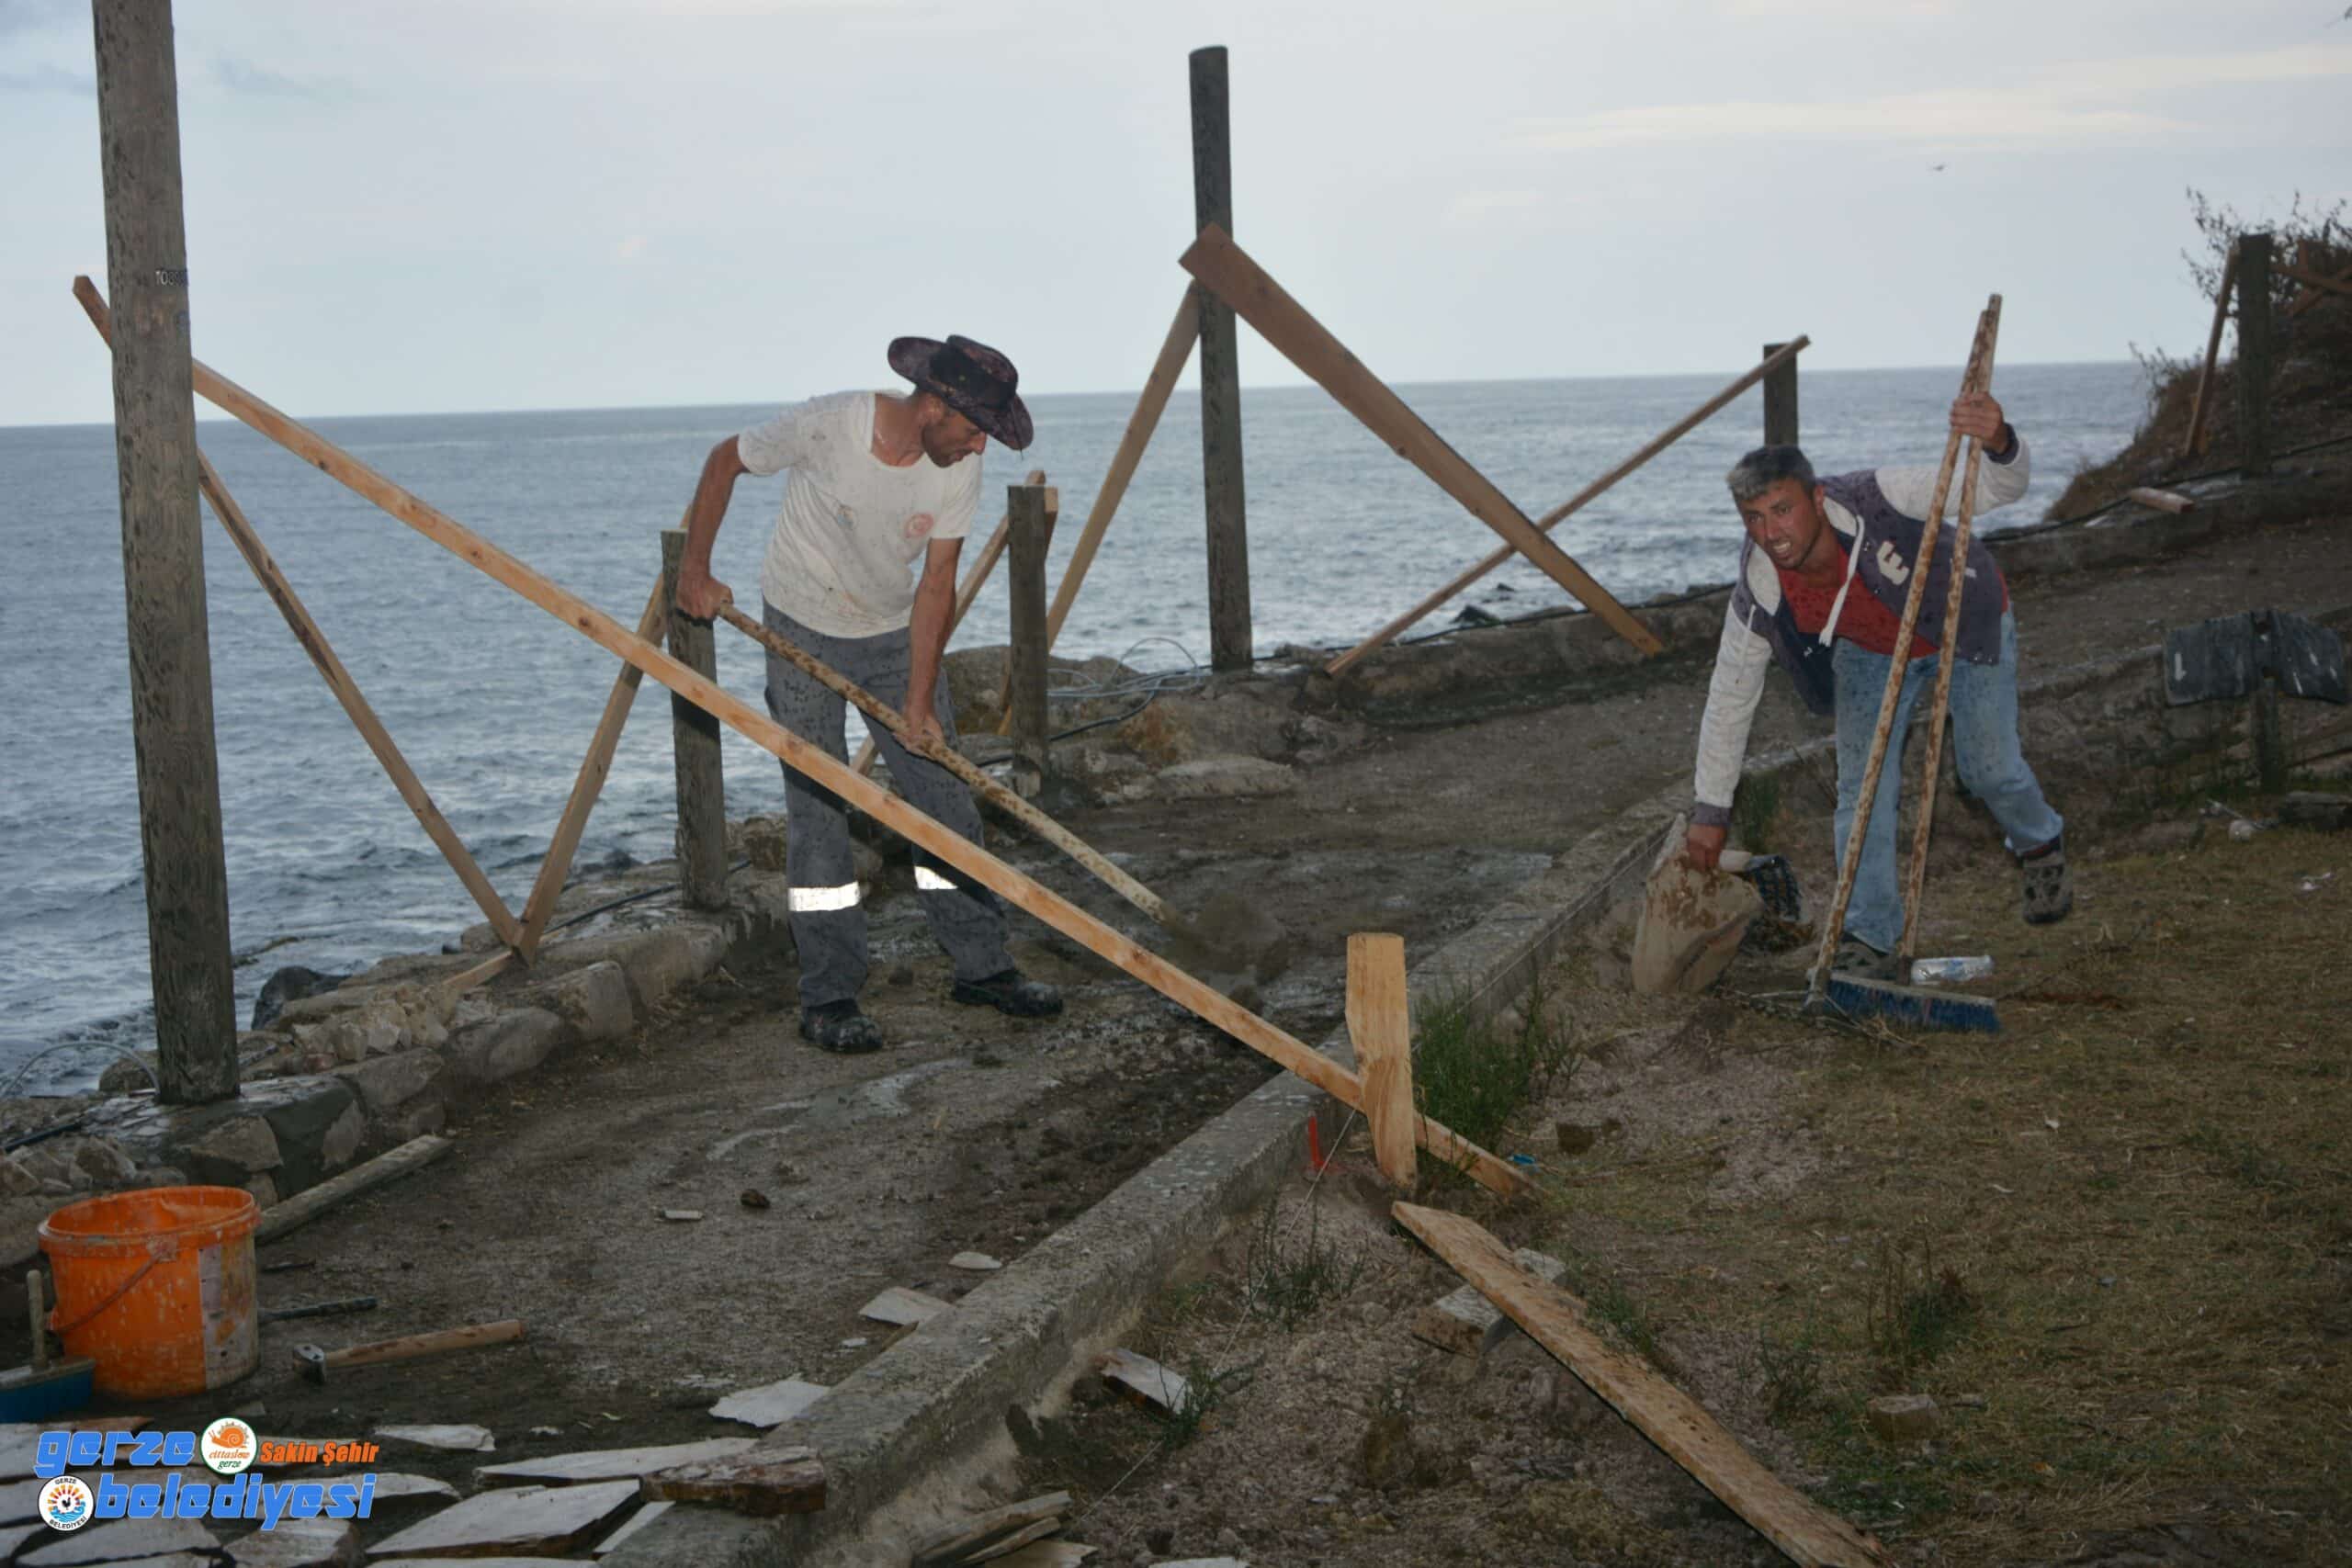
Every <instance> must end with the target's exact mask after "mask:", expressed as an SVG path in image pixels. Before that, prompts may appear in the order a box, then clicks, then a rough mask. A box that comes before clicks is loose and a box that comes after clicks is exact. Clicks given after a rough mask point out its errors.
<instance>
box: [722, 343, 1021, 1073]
mask: <svg viewBox="0 0 2352 1568" xmlns="http://www.w3.org/2000/svg"><path fill="white" fill-rule="evenodd" d="M890 367H891V368H892V369H893V370H896V371H897V372H898V373H899V375H901V376H903V377H905V378H907V379H908V380H910V381H911V382H913V383H914V389H913V390H912V391H910V392H908V393H906V394H904V395H900V396H894V395H892V394H889V393H887V392H838V393H835V394H833V395H831V396H830V397H822V398H812V399H810V400H809V401H808V402H805V403H799V404H796V405H795V406H793V407H791V408H787V409H786V410H785V411H784V412H781V413H779V414H777V415H776V416H775V418H774V419H772V420H769V421H768V422H766V423H763V424H760V425H755V426H753V427H752V429H750V430H746V431H744V432H743V433H742V434H740V435H730V436H729V437H728V438H727V439H726V440H724V441H722V442H720V443H719V444H718V446H714V447H712V448H711V452H710V457H709V458H708V459H707V461H706V462H705V463H704V464H703V469H702V481H701V483H700V484H698V485H697V486H696V487H695V497H694V501H693V502H691V503H690V504H689V505H688V507H687V509H686V554H685V559H684V562H683V563H682V564H681V565H680V567H679V570H678V607H679V608H680V609H682V610H684V612H685V613H686V614H687V615H694V616H697V617H703V618H707V617H709V616H711V615H716V614H718V610H719V608H720V607H721V606H722V605H725V604H731V603H733V602H734V597H735V596H734V593H733V592H732V591H730V590H729V588H728V586H727V585H726V584H725V583H723V582H721V581H718V579H716V578H714V577H712V576H711V575H710V547H711V542H712V540H713V539H715V538H716V537H717V536H718V525H719V523H720V522H721V520H723V519H724V518H725V516H726V515H727V502H728V499H729V496H731V495H732V494H733V493H734V489H735V481H736V479H738V478H740V477H741V476H742V475H744V474H758V475H767V474H773V473H775V472H776V471H777V470H778V469H781V468H789V469H791V470H792V477H791V478H790V479H788V480H787V481H786V485H785V491H784V510H783V513H782V514H781V515H780V516H779V517H778V518H777V519H776V525H775V533H774V534H773V535H772V536H770V537H769V539H768V547H767V556H766V558H765V560H764V562H763V565H762V567H761V570H760V589H761V592H762V593H763V596H764V597H765V598H766V601H767V606H766V615H765V619H766V622H767V625H768V626H769V627H770V628H771V629H773V630H774V631H775V632H776V633H777V634H778V635H780V636H781V637H784V638H785V639H786V641H788V642H790V643H793V644H794V645H796V646H797V647H799V648H800V649H804V650H806V651H807V652H809V653H810V654H813V655H814V656H815V657H816V658H818V659H819V660H822V661H823V662H824V663H826V664H829V665H831V666H832V667H833V668H834V669H835V670H838V671H841V672H842V674H843V675H846V676H848V677H849V678H850V679H851V680H852V681H854V682H856V683H857V684H858V685H860V686H863V687H865V689H866V690H867V691H869V692H871V693H873V694H875V695H876V696H877V697H879V698H881V699H882V701H884V702H885V703H888V704H889V705H891V706H892V707H895V708H897V709H898V710H899V712H900V713H902V714H904V715H906V716H907V719H908V722H909V724H910V727H912V728H916V729H918V730H919V731H920V732H921V733H922V736H923V738H925V739H931V740H933V741H938V742H942V743H944V744H947V745H953V744H955V739H956V719H955V713H954V709H953V707H952V705H950V704H949V702H948V699H947V685H946V682H944V681H942V680H940V678H939V663H940V658H941V655H942V654H943V653H944V650H945V649H946V645H947V622H948V617H949V615H950V614H951V612H952V610H953V607H954V605H955V602H956V557H957V555H958V554H959V553H960V552H961V551H962V549H963V543H964V536H965V534H966V533H967V532H968V531H969V530H970V528H971V525H972V514H973V513H974V511H975V510H976V509H977V507H978V501H979V493H980V461H979V458H980V452H981V450H982V449H983V448H984V447H986V446H988V443H989V436H991V435H993V436H995V437H996V438H997V439H998V440H1000V441H1001V442H1003V443H1005V445H1007V446H1013V447H1016V448H1017V447H1025V446H1028V445H1029V440H1030V434H1031V430H1032V426H1031V423H1030V419H1029V411H1028V409H1027V408H1026V407H1024V406H1023V404H1022V401H1021V399H1020V396H1019V393H1018V390H1017V389H1018V387H1019V384H1020V376H1019V374H1018V373H1017V372H1016V371H1015V370H1014V369H1013V367H1012V361H1011V360H1009V359H1007V358H1006V357H1005V356H1004V355H1001V354H999V353H998V352H997V351H996V350H994V349H992V348H989V347H988V346H987V345H986V344H978V343H974V342H972V341H971V340H970V339H969V338H962V337H952V336H951V337H950V338H948V340H947V341H946V342H945V343H937V342H934V341H933V340H932V339H930V338H910V337H909V338H899V340H898V341H897V342H895V343H893V344H891V345H890ZM917 556H921V557H922V581H921V582H920V583H918V582H917V581H915V579H914V577H913V575H912V573H911V572H910V570H909V568H910V566H912V564H913V562H914V559H915V558H916V557H917ZM767 699H768V711H769V712H770V713H772V714H774V715H775V719H776V722H777V723H779V724H781V725H783V726H784V727H785V728H787V729H790V730H791V731H792V732H793V733H794V734H796V735H797V736H799V737H800V738H801V739H804V740H807V741H809V742H811V743H812V744H815V745H818V746H821V747H823V748H824V749H825V751H826V753H827V754H828V755H830V756H831V758H832V759H833V760H834V761H837V762H845V761H847V760H848V749H847V747H846V746H845V745H844V744H843V736H842V721H843V716H844V707H843V704H842V699H841V698H840V697H838V696H836V695H834V694H833V693H831V691H829V690H827V689H826V688H825V687H823V686H821V685H820V684H818V683H817V682H815V681H813V680H811V679H809V677H808V676H807V675H806V674H804V673H802V672H801V671H799V670H797V669H796V668H795V667H794V666H792V665H791V664H789V663H787V662H786V661H785V660H781V659H778V658H776V657H775V655H774V654H770V655H769V656H768V687H767ZM874 739H875V741H876V744H877V745H878V746H879V747H880V748H881V750H882V755H883V757H884V759H885V760H886V761H888V763H889V765H890V776H891V778H892V779H893V780H895V781H896V782H897V783H898V785H899V791H900V793H901V794H903V795H905V796H906V798H907V801H908V803H909V804H910V805H911V806H913V807H915V808H916V809H917V810H919V811H921V812H922V813H924V814H925V815H926V816H929V817H931V818H935V819H936V820H938V821H939V822H941V823H944V825H946V826H947V827H949V828H951V829H954V830H955V831H956V832H958V833H961V834H963V835H964V836H965V837H966V838H967V839H969V840H972V841H973V842H975V843H978V842H979V840H980V814H979V808H978V807H976V806H974V805H973V804H972V797H971V794H970V792H969V791H967V789H966V788H965V787H964V785H963V784H962V782H961V781H959V780H958V779H956V776H955V775H954V774H952V773H948V772H947V771H946V770H945V769H944V768H942V767H940V766H939V765H938V764H937V763H935V762H933V761H927V760H925V759H923V758H922V757H920V756H916V755H914V754H912V753H910V751H908V750H907V749H906V748H905V747H904V746H903V745H901V744H900V743H899V739H898V737H896V736H894V735H891V734H888V732H886V731H883V730H882V729H881V728H879V727H878V726H877V727H876V730H875V736H874ZM784 782H785V809H786V814H787V818H788V820H787V825H786V840H785V880H786V883H787V884H788V885H789V887H790V897H791V906H792V936H793V941H794V942H795V944H796V945H797V947H798V948H799V950H800V1033H801V1037H802V1038H803V1039H805V1040H808V1041H809V1042H810V1043H813V1044H816V1045H818V1046H820V1047H822V1048H823V1049H825V1050H828V1051H841V1052H857V1051H873V1050H876V1049H879V1048H880V1046H881V1044H882V1032H881V1030H880V1029H878V1028H877V1027H876V1025H875V1023H874V1021H873V1020H871V1019H869V1018H867V1017H866V1016H865V1014H864V1013H863V1012H861V1011H859V1010H858V1005H857V998H858V993H859V992H860V991H861V990H863V989H864V988H865V971H866V954H865V908H863V907H862V906H861V904H860V903H859V899H858V886H857V874H856V872H855V870H854V868H853V866H852V863H851V860H850V840H849V822H848V818H846V817H845V816H844V814H843V808H842V800H841V797H840V796H839V795H834V794H833V793H832V792H831V790H828V789H826V788H824V787H823V786H822V785H820V784H816V783H815V782H814V781H812V780H810V779H809V778H808V777H807V776H806V775H804V774H801V773H795V772H794V771H793V770H792V769H791V768H789V767H787V768H786V769H785V770H784ZM915 886H916V888H917V889H918V890H919V891H920V892H921V893H922V899H923V908H924V912H925V914H926V915H927V916H928V917H929V918H930V921H931V930H932V934H933V936H934V937H935V938H937V939H938V942H939V945H940V946H941V947H942V948H944V949H945V950H946V953H947V955H948V957H949V958H950V959H952V960H953V961H954V963H955V966H956V984H955V988H954V990H953V992H952V993H951V994H952V995H953V996H954V998H955V999H956V1000H957V1001H959V1002H970V1003H974V1004H981V1005H986V1006H989V1007H993V1008H996V1009H998V1010H1000V1011H1002V1012H1007V1013H1011V1014H1012V1015H1013V1016H1014V1017H1016V1018H1039V1017H1044V1016H1046V1015H1047V1014H1050V1013H1057V1012H1059V1011H1060V1010H1061V1006H1062V1000H1061V995H1060V993H1059V992H1057V991H1056V990H1055V989H1054V987H1051V986H1048V985H1046V984H1045V983H1044V982H1042V981H1038V980H1032V979H1029V978H1027V977H1026V976H1023V975H1022V973H1021V972H1020V971H1019V970H1018V969H1016V968H1014V967H1013V964H1012V956H1011V954H1010V953H1008V952H1007V950H1006V947H1005V935H1004V911H1003V909H1002V908H1001V906H1000V905H999V904H998V903H997V900H996V898H995V897H994V896H993V895H991V894H990V893H989V890H988V889H987V888H985V887H982V886H979V885H978V883H976V882H973V881H972V880H971V879H970V878H968V877H967V876H965V875H964V874H962V873H960V872H957V871H956V870H955V869H954V868H952V867H950V866H948V865H946V864H944V863H941V862H938V861H935V860H933V859H932V858H931V857H930V856H928V855H926V854H925V853H923V852H922V851H920V850H918V851H917V852H916V854H915Z"/></svg>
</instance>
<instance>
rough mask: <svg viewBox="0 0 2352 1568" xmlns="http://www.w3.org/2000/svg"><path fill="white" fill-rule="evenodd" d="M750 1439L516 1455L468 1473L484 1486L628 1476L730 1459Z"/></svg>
mask: <svg viewBox="0 0 2352 1568" xmlns="http://www.w3.org/2000/svg"><path fill="white" fill-rule="evenodd" d="M758 1440H759V1439H757V1438H707V1439H706V1440H704V1441H702V1442H699V1443H667V1444H663V1445H662V1446H661V1447H658V1448H642V1449H592V1450H586V1451H584V1452H581V1453H572V1454H550V1455H549V1456H548V1457H547V1458H545V1459H518V1460H514V1461H509V1462H507V1463H504V1464H486V1465H483V1466H482V1467H481V1468H480V1469H478V1470H476V1471H475V1472H474V1479H475V1480H477V1481H479V1482H481V1483H482V1484H483V1485H484V1486H513V1485H516V1484H518V1483H532V1484H537V1485H544V1486H573V1485H577V1484H579V1483H581V1482H583V1481H622V1480H634V1479H636V1478H637V1477H639V1476H641V1475H650V1474H652V1473H653V1472H655V1471H657V1470H670V1469H673V1468H674V1467H676V1466H678V1465H682V1464H697V1463H700V1462H701V1461H704V1460H713V1459H732V1458H733V1457H734V1456H735V1455H737V1454H740V1453H741V1452H742V1451H743V1450H746V1449H748V1448H750V1447H752V1444H753V1443H755V1442H757V1441H758Z"/></svg>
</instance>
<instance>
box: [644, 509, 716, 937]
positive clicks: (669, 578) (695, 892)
mask: <svg viewBox="0 0 2352 1568" xmlns="http://www.w3.org/2000/svg"><path fill="white" fill-rule="evenodd" d="M685 560H686V531H685V530H684V528H664V529H662V587H661V590H660V592H661V594H662V608H663V610H664V611H665V612H668V613H667V614H665V615H664V618H665V619H666V620H667V621H668V623H669V647H670V651H671V652H672V653H673V654H675V655H676V656H677V658H678V660H680V662H682V663H684V664H685V665H687V666H689V667H690V668H692V669H694V670H696V671H700V672H701V673H702V674H704V675H706V676H708V677H709V678H710V679H711V680H714V681H716V680H718V644H717V643H716V642H715V641H714V640H713V639H712V637H711V635H710V623H709V622H708V621H698V620H696V619H695V617H693V616H692V615H677V614H675V613H674V611H675V608H676V605H677V603H678V573H679V571H680V570H682V569H683V568H684V565H685ZM645 635H646V637H648V638H649V639H650V638H651V637H654V636H655V635H656V633H655V632H652V631H648V632H647V633H646V634H645ZM629 673H630V674H632V675H634V674H635V673H636V671H635V670H634V669H632V670H630V671H629ZM670 771H671V776H672V777H673V779H674V780H675V781H676V784H677V800H678V834H677V838H678V884H679V892H680V894H681V895H682V896H683V897H684V899H685V903H686V907H687V908H691V909H724V908H727V773H726V761H725V759H724V758H723V757H722V756H721V755H720V754H719V746H718V720H717V719H715V718H713V717H711V716H710V715H708V714H707V713H705V712H703V711H702V709H700V708H698V707H696V706H695V705H694V704H692V703H689V702H684V701H681V700H680V699H679V698H677V697H674V696H673V697H672V698H671V699H670Z"/></svg>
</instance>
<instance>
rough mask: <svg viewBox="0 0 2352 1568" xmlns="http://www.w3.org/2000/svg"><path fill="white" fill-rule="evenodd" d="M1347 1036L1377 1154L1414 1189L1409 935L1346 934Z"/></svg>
mask: <svg viewBox="0 0 2352 1568" xmlns="http://www.w3.org/2000/svg"><path fill="white" fill-rule="evenodd" d="M1348 1037H1349V1038H1350V1039H1351V1040H1352V1041H1353V1042H1354V1043H1355V1048H1356V1071H1357V1072H1359V1073H1362V1074H1363V1115H1364V1120H1365V1121H1367V1122H1371V1123H1372V1151H1373V1157H1374V1158H1375V1159H1376V1160H1378V1161H1379V1162H1380V1174H1381V1175H1382V1176H1384V1177H1386V1178H1387V1179H1388V1180H1389V1182H1390V1184H1391V1185H1393V1186H1397V1187H1401V1188H1403V1189H1405V1190H1407V1191H1410V1190H1412V1187H1413V1181H1414V1179H1415V1177H1416V1176H1417V1175H1418V1173H1419V1172H1418V1162H1417V1161H1416V1158H1415V1154H1414V1139H1413V1020H1412V1012H1411V1010H1410V1008H1409V1007H1408V1004H1407V999H1406V994H1405V939H1404V938H1403V937H1401V936H1392V935H1390V934H1389V933H1387V932H1385V931H1357V932H1355V933H1353V934H1352V935H1351V936H1350V937H1349V938H1348Z"/></svg>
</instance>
